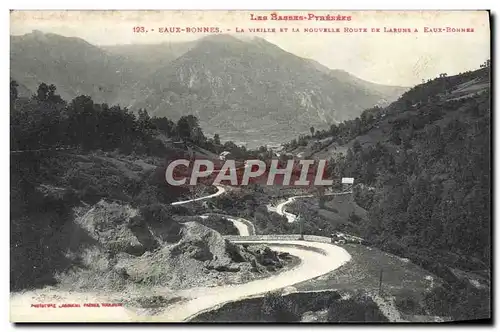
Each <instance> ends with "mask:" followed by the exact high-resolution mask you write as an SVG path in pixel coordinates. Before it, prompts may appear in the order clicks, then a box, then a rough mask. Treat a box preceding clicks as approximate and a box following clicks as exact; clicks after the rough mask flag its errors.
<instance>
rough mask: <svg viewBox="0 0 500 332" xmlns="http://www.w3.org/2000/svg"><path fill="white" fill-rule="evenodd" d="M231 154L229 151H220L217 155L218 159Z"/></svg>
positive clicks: (223, 158) (224, 158) (225, 157)
mask: <svg viewBox="0 0 500 332" xmlns="http://www.w3.org/2000/svg"><path fill="white" fill-rule="evenodd" d="M230 155H231V152H229V151H223V152H221V154H220V155H219V159H220V160H226V159H227V157H228V156H230Z"/></svg>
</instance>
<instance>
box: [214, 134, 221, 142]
mask: <svg viewBox="0 0 500 332" xmlns="http://www.w3.org/2000/svg"><path fill="white" fill-rule="evenodd" d="M214 144H215V145H221V144H220V137H219V134H214Z"/></svg>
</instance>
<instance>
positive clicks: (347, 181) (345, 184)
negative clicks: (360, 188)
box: [342, 178, 354, 191]
mask: <svg viewBox="0 0 500 332" xmlns="http://www.w3.org/2000/svg"><path fill="white" fill-rule="evenodd" d="M353 185H354V178H342V191H352V186H353Z"/></svg>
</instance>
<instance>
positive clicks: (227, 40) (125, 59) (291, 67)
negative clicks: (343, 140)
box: [10, 31, 406, 146]
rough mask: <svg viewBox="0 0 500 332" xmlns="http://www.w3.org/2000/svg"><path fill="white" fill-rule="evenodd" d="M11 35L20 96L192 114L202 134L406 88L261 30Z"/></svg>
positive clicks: (227, 132)
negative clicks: (115, 39)
mask: <svg viewBox="0 0 500 332" xmlns="http://www.w3.org/2000/svg"><path fill="white" fill-rule="evenodd" d="M10 40H11V51H10V59H11V70H10V76H11V78H12V79H15V80H16V81H17V82H18V83H19V84H20V86H21V87H23V89H21V90H20V93H21V95H22V94H25V95H26V94H29V93H33V92H35V91H36V89H37V86H38V85H39V84H40V83H41V82H45V83H47V84H54V85H56V87H57V89H58V93H59V94H60V95H61V96H62V97H63V99H66V100H70V99H72V98H74V97H76V96H78V95H82V94H85V95H89V96H91V97H92V99H93V100H94V101H95V102H98V103H107V104H109V105H114V104H119V105H121V106H123V107H127V108H129V109H132V110H134V111H137V110H139V109H140V108H144V109H146V110H147V111H148V113H149V114H150V115H151V116H166V117H168V118H171V119H172V120H177V119H179V118H180V117H181V116H182V115H187V114H194V115H196V116H197V117H198V119H199V120H200V124H201V126H202V128H203V129H204V131H205V132H207V133H208V134H214V133H219V134H220V135H221V138H222V139H232V140H235V141H237V142H239V143H243V142H246V143H248V145H250V146H251V145H260V144H265V143H280V142H283V141H286V140H288V139H291V138H293V137H296V136H297V135H298V134H301V133H307V132H309V128H310V127H311V126H313V127H315V128H318V129H319V128H327V127H329V126H330V124H333V123H338V122H341V121H344V120H349V119H353V118H355V117H357V116H359V115H360V114H361V112H362V111H363V110H364V109H366V108H370V107H373V106H375V105H378V106H385V105H387V104H388V103H390V102H392V101H394V100H396V99H397V98H398V97H399V96H400V95H401V94H402V93H403V92H404V91H405V90H406V88H404V87H395V86H384V85H379V84H375V83H370V82H367V81H364V80H362V79H359V78H357V77H355V76H353V75H351V74H349V73H347V72H345V71H342V70H332V69H330V68H327V67H325V66H323V65H321V64H320V63H318V62H316V61H314V60H310V59H305V58H301V57H299V56H296V55H294V54H292V53H289V52H286V51H285V50H283V49H281V48H279V47H278V46H276V45H274V44H272V43H270V42H268V41H266V40H265V39H262V38H252V39H245V40H243V39H239V38H236V37H233V36H230V35H224V34H220V35H211V36H208V37H204V38H201V39H198V40H196V41H190V42H182V43H161V44H150V45H138V44H133V45H113V46H96V45H92V44H90V43H88V42H86V41H85V40H83V39H80V38H74V37H63V36H60V35H56V34H50V33H42V32H40V31H33V32H32V33H29V34H25V35H22V36H11V38H10ZM28 91H29V92H28Z"/></svg>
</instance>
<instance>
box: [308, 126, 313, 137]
mask: <svg viewBox="0 0 500 332" xmlns="http://www.w3.org/2000/svg"><path fill="white" fill-rule="evenodd" d="M309 131H311V136H314V127H311V128H309Z"/></svg>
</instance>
